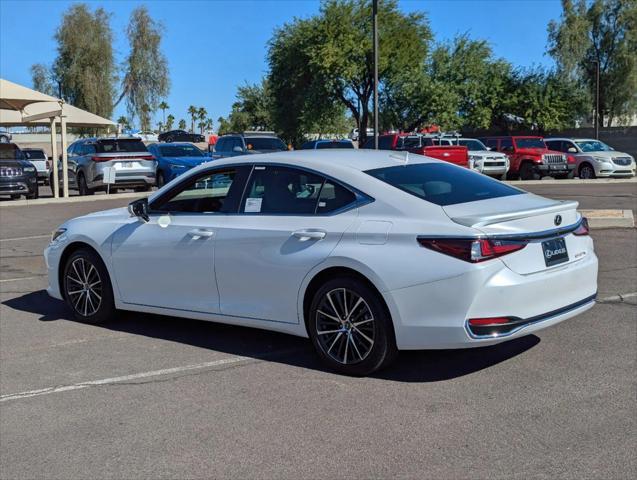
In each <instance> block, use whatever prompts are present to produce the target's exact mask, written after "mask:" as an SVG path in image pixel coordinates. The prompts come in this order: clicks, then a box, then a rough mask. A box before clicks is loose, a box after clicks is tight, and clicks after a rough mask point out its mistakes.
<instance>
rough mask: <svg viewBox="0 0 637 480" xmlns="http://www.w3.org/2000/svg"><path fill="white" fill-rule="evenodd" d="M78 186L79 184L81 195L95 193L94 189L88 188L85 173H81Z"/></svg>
mask: <svg viewBox="0 0 637 480" xmlns="http://www.w3.org/2000/svg"><path fill="white" fill-rule="evenodd" d="M77 186H78V190H79V192H80V195H82V196H85V195H93V193H95V192H94V191H93V190H91V189H90V188H88V185H87V184H86V178H85V177H84V174H83V173H80V174H79V175H78V178H77Z"/></svg>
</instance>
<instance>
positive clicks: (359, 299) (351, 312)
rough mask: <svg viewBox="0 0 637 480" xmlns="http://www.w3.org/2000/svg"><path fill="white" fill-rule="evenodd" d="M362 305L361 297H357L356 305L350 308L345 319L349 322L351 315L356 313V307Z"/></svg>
mask: <svg viewBox="0 0 637 480" xmlns="http://www.w3.org/2000/svg"><path fill="white" fill-rule="evenodd" d="M361 303H363V297H358V300H356V303H355V304H354V306H353V307H352V309H351V310H350V311H349V314H348V315H347V319H348V320H349V319H350V317H351V316H352V314H353V313H354V312H355V311H356V309H357V308H358V306H359V305H360V304H361Z"/></svg>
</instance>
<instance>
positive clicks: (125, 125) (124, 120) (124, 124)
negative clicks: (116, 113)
mask: <svg viewBox="0 0 637 480" xmlns="http://www.w3.org/2000/svg"><path fill="white" fill-rule="evenodd" d="M117 123H118V124H120V125H121V126H122V128H128V127H130V123H129V121H128V118H126V117H125V116H124V115H122V116H121V117H119V118H118V119H117Z"/></svg>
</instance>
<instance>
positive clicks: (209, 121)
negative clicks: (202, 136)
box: [204, 118, 215, 132]
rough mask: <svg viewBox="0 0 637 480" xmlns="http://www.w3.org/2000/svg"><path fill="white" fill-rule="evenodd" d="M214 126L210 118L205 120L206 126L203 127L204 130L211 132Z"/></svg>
mask: <svg viewBox="0 0 637 480" xmlns="http://www.w3.org/2000/svg"><path fill="white" fill-rule="evenodd" d="M214 126H215V122H214V121H213V120H212V118H207V119H206V125H205V127H204V128H205V129H206V130H208V131H210V132H212V130H213V128H214Z"/></svg>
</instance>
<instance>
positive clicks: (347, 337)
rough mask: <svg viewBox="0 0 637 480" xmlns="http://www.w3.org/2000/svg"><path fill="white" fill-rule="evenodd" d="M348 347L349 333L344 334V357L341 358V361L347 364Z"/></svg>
mask: <svg viewBox="0 0 637 480" xmlns="http://www.w3.org/2000/svg"><path fill="white" fill-rule="evenodd" d="M348 347H349V333H348V334H346V335H345V357H344V358H343V363H345V364H347V349H348Z"/></svg>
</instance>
